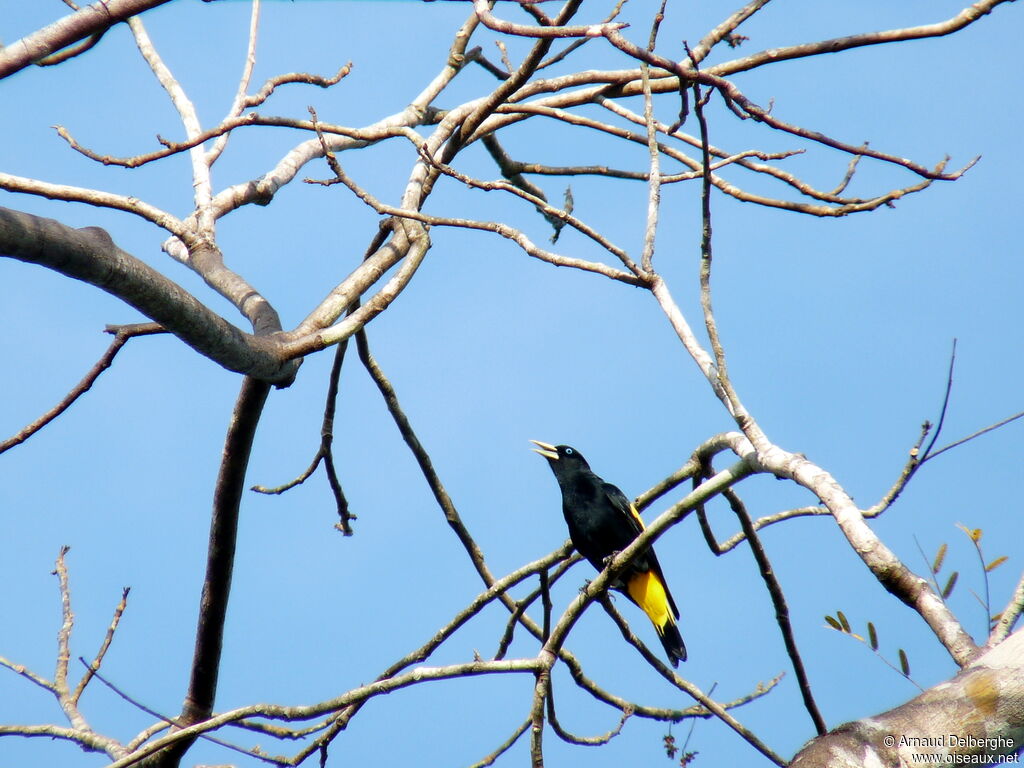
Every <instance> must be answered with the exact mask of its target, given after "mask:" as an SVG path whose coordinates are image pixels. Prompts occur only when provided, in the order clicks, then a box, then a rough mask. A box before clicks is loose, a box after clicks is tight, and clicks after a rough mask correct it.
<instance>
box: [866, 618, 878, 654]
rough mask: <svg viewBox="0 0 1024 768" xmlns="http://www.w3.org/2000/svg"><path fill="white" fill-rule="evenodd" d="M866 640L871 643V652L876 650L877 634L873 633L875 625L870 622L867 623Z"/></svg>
mask: <svg viewBox="0 0 1024 768" xmlns="http://www.w3.org/2000/svg"><path fill="white" fill-rule="evenodd" d="M868 638H869V639H870V641H871V650H873V651H877V650H878V632H876V631H875V625H874V624H872V623H871V622H870V621H869V622H868Z"/></svg>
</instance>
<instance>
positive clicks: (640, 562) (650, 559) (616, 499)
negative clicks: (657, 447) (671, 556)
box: [603, 483, 679, 619]
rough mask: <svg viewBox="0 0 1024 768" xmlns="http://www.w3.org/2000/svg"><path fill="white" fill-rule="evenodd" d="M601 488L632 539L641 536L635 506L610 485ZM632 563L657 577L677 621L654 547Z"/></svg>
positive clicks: (676, 612) (640, 525) (642, 524)
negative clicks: (630, 532)
mask: <svg viewBox="0 0 1024 768" xmlns="http://www.w3.org/2000/svg"><path fill="white" fill-rule="evenodd" d="M603 488H604V493H605V495H606V496H607V497H608V501H610V502H611V503H612V506H614V507H615V508H616V509H617V510H618V511H619V512H621V513H622V516H623V518H624V519H626V520H627V521H628V522H629V525H630V527H631V528H632V529H633V531H634V533H633V538H634V539H635V538H636V537H637V536H639V535H640V534H641V532H643V530H644V528H646V526H645V525H644V520H643V518H642V517H640V513H639V512H638V511H637V508H636V505H635V504H633V502H631V501H630V500H629V499H628V498H626V494H624V493H623V492H622V491H620V490H619V489H618V488H617V487H615V486H614V485H612V484H611V483H605V484H604V486H603ZM633 562H634V567H638V568H639V569H640V570H643V571H646V570H651V571H653V572H654V573H655V574H656V575H657V577H658V579H659V580H660V581H661V584H662V586H664V588H665V595H666V596H667V597H668V604H669V606H670V607H671V609H672V615H673V616H675V617H676V618H677V619H678V618H679V609H678V608H676V601H675V600H674V599H673V598H672V593H671V592H669V589H668V582H667V581H666V580H665V574H664V573H662V570H661V563H659V562H658V556H657V555H656V554H654V547H648V549H647V552H645V553H644V554H642V555H640V556H638V557H637V558H636V559H635V560H634V561H633Z"/></svg>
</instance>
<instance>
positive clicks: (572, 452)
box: [565, 448, 576, 456]
mask: <svg viewBox="0 0 1024 768" xmlns="http://www.w3.org/2000/svg"><path fill="white" fill-rule="evenodd" d="M574 453H576V451H574V450H573V449H572V448H566V449H565V455H566V456H572V455H573V454H574Z"/></svg>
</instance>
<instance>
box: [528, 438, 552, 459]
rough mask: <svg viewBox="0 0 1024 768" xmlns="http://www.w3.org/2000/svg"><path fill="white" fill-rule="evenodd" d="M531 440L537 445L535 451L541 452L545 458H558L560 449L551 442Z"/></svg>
mask: <svg viewBox="0 0 1024 768" xmlns="http://www.w3.org/2000/svg"><path fill="white" fill-rule="evenodd" d="M530 442H531V443H533V444H534V445H536V446H537V447H536V448H534V449H533V451H534V453H539V454H540V455H541V456H543V457H544V458H545V459H554V460H555V461H557V460H558V451H557V450H555V446H553V445H552V444H551V443H542V442H541V441H540V440H531V441H530Z"/></svg>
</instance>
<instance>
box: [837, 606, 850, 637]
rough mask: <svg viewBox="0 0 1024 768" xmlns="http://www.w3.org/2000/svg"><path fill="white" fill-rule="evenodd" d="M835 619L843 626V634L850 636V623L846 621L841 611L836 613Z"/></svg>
mask: <svg viewBox="0 0 1024 768" xmlns="http://www.w3.org/2000/svg"><path fill="white" fill-rule="evenodd" d="M836 618H838V619H839V623H840V624H842V625H843V632H846V633H847V634H850V622H848V621H847V620H846V614H844V613H843V612H842V611H836Z"/></svg>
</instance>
